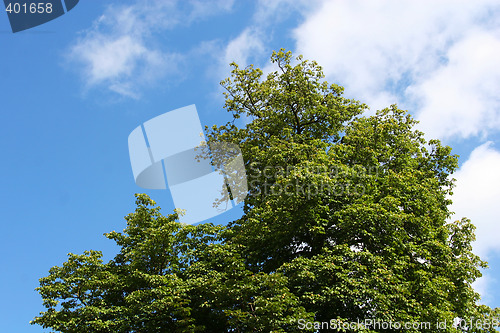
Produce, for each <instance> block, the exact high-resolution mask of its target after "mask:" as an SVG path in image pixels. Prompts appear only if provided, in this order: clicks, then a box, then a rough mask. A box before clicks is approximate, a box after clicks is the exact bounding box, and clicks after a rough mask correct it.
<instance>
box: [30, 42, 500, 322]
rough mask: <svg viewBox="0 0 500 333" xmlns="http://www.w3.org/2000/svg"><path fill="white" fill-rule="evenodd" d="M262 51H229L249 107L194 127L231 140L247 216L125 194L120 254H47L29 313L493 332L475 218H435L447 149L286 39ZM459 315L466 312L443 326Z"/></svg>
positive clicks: (241, 104) (445, 178)
mask: <svg viewBox="0 0 500 333" xmlns="http://www.w3.org/2000/svg"><path fill="white" fill-rule="evenodd" d="M271 61H272V62H273V63H274V64H276V65H277V68H278V70H277V71H275V72H272V73H270V74H269V75H268V76H267V78H265V79H264V78H262V75H263V74H262V71H261V70H260V69H257V68H254V67H253V66H249V67H247V68H244V69H241V68H239V67H238V65H236V64H234V63H233V64H232V66H233V70H232V75H231V77H230V78H228V79H226V80H224V81H223V82H222V83H221V84H222V85H223V87H224V88H225V89H226V93H225V95H226V104H225V108H226V110H227V111H229V112H231V113H232V115H233V117H234V119H238V118H240V117H246V118H248V119H249V121H248V122H247V124H246V125H245V126H242V127H238V126H236V125H235V124H234V122H232V123H228V124H226V125H224V126H213V127H212V128H210V129H207V130H208V138H209V143H212V145H209V146H210V147H216V143H217V142H228V143H232V144H236V145H238V146H239V147H240V148H241V150H242V152H243V156H244V163H245V167H246V174H247V179H248V188H247V187H244V190H239V189H238V184H239V183H240V180H239V179H237V177H233V178H230V179H231V181H233V182H234V183H233V184H231V185H232V186H231V189H232V192H231V195H232V196H233V197H236V198H239V199H242V198H243V197H245V196H246V197H245V198H244V215H243V216H242V217H241V218H240V219H238V220H236V221H233V222H230V223H229V224H228V225H227V226H225V227H222V226H214V225H212V224H210V223H207V224H200V225H197V226H192V225H182V224H180V223H178V222H176V220H177V213H176V212H174V214H172V215H168V216H166V217H164V216H162V215H161V214H160V212H159V208H158V207H156V206H155V204H154V202H153V201H152V200H151V199H149V198H148V197H147V196H145V195H137V209H136V211H135V212H134V213H132V214H130V215H129V216H127V218H126V220H127V228H126V229H125V230H124V232H123V233H117V232H111V233H109V234H106V237H108V238H110V239H113V240H114V241H116V243H117V244H118V245H119V246H120V247H121V250H120V253H119V254H118V255H117V256H116V257H115V258H114V260H111V261H110V262H108V263H103V261H102V259H101V253H100V252H96V251H90V252H86V253H85V254H83V255H74V254H70V255H69V259H68V261H67V262H66V263H64V264H63V266H62V267H54V268H52V269H51V270H50V272H49V273H50V274H49V276H48V277H45V278H42V279H41V280H40V283H41V286H40V287H39V288H38V291H39V292H40V294H41V295H42V298H43V300H44V305H45V306H46V308H47V310H46V311H45V312H42V313H41V314H40V316H38V317H36V318H35V319H34V321H33V323H35V324H39V325H42V326H43V327H48V328H52V329H54V330H57V331H60V332H196V331H200V332H294V331H304V330H305V331H322V330H325V329H326V327H325V326H321V325H320V324H319V323H321V322H328V323H331V321H332V320H335V323H337V324H338V325H340V324H342V323H350V322H365V320H373V321H378V322H379V323H380V322H386V323H387V322H392V323H430V324H431V327H430V328H427V327H419V328H417V327H415V328H409V329H405V331H408V332H436V331H442V332H457V331H464V332H465V331H467V332H496V331H495V329H494V328H493V327H492V325H491V324H492V323H494V322H495V321H497V320H498V317H499V310H498V309H494V310H493V309H490V308H489V307H487V306H484V305H478V301H479V295H478V294H477V293H476V292H475V291H474V290H473V288H472V287H471V284H472V283H473V282H474V281H475V280H476V279H477V278H478V277H480V276H481V273H480V270H479V269H480V268H485V267H486V262H484V261H482V260H480V258H479V257H477V256H476V255H474V254H473V253H472V248H471V242H472V241H473V240H474V226H473V225H472V223H471V222H470V221H469V220H468V219H465V218H464V219H462V220H460V221H455V222H453V223H449V222H447V221H448V220H449V218H450V215H451V212H450V211H449V208H448V207H449V205H450V203H451V201H450V200H449V199H448V196H449V195H450V194H452V188H453V182H454V180H453V178H451V174H452V173H453V172H454V171H455V170H456V168H457V165H458V164H457V158H458V157H457V156H456V155H452V154H451V148H449V147H447V146H442V145H441V143H440V142H439V141H438V140H431V141H429V142H427V141H426V140H425V139H424V135H423V133H421V132H419V131H417V130H415V128H414V127H415V124H416V121H415V120H414V119H413V118H412V117H411V116H410V115H409V114H408V113H407V112H406V111H403V110H400V109H398V108H397V107H396V106H395V105H393V106H391V107H389V108H387V109H384V110H380V111H377V112H376V113H375V115H371V116H363V112H365V111H366V109H367V107H366V105H364V104H361V103H359V102H357V101H355V100H350V99H347V98H345V97H343V88H342V87H340V86H338V85H335V84H333V85H329V84H328V83H327V82H325V81H324V80H323V73H322V70H321V67H320V66H319V65H318V64H317V63H315V62H314V61H312V62H310V61H305V60H303V59H302V57H298V58H296V62H295V63H294V60H293V59H292V55H291V53H290V52H284V51H283V50H281V51H279V52H274V53H273V55H272V56H271ZM218 153H220V152H218V151H217V149H216V148H214V149H211V150H210V151H209V152H208V154H209V155H210V156H211V157H214V156H215V155H217V154H218ZM215 160H220V159H218V158H216V159H215ZM240 176H241V175H240ZM457 319H462V320H464V323H468V324H469V323H471V322H472V323H473V325H472V327H469V328H465V324H463V325H461V326H460V327H459V328H454V327H453V326H452V323H453V321H454V320H457ZM314 322H317V323H316V326H315V325H314ZM438 322H440V323H444V322H446V324H447V325H446V327H445V328H440V327H436V323H438ZM305 323H307V324H308V325H305ZM477 323H480V324H483V325H478V324H477ZM488 324H489V325H488ZM469 326H470V325H469ZM345 331H346V332H358V331H359V332H393V331H400V329H399V330H398V329H395V328H393V327H390V328H384V327H381V326H378V327H377V326H367V327H353V326H352V325H350V327H349V328H347V329H346V330H345Z"/></svg>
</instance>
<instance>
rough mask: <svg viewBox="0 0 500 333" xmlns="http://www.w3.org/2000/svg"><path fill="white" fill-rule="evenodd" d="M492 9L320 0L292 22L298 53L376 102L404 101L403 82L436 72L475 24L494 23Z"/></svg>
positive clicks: (492, 5) (390, 0)
mask: <svg viewBox="0 0 500 333" xmlns="http://www.w3.org/2000/svg"><path fill="white" fill-rule="evenodd" d="M495 11H498V2H496V1H491V0H483V1H474V2H472V1H452V0H443V1H439V2H435V1H418V2H417V1H400V0H378V1H368V2H367V1H361V0H358V1H323V5H322V6H321V7H320V8H319V9H318V10H316V11H314V12H313V13H311V14H310V15H308V16H307V18H306V20H305V21H304V22H303V23H302V24H301V25H299V26H298V27H297V28H296V29H295V32H294V35H295V38H296V41H297V50H296V52H298V53H301V54H304V55H305V57H306V58H308V59H314V60H317V61H318V63H319V64H321V65H322V66H323V67H324V69H325V74H326V75H327V78H328V80H329V81H334V82H337V83H340V84H342V85H344V86H345V87H346V93H347V94H348V95H349V96H352V97H355V98H359V99H361V100H362V101H363V102H366V103H368V104H369V105H370V106H371V107H372V108H373V109H378V108H382V107H386V106H388V105H389V104H392V103H394V102H398V103H400V104H402V103H403V104H404V102H405V99H406V97H407V96H406V95H405V88H406V87H408V86H410V85H411V84H413V83H414V82H419V83H420V82H422V83H423V82H425V80H426V78H429V77H432V75H433V74H435V71H436V70H439V69H440V68H441V65H442V63H443V62H446V61H447V59H446V58H447V56H448V52H449V51H450V49H451V48H452V47H453V46H454V45H455V44H456V43H457V42H459V41H461V40H462V39H463V38H464V36H465V35H466V34H467V33H468V32H469V31H470V30H471V29H475V28H477V27H488V29H489V28H490V26H491V25H495V24H497V22H495V21H494V17H495V16H494V13H495ZM492 13H493V14H492ZM450 56H453V55H450ZM488 65H491V63H489V64H488ZM485 67H486V65H485ZM497 67H498V66H497ZM432 112H433V113H434V114H435V117H440V116H441V114H443V116H446V115H447V114H448V111H447V110H446V111H443V110H439V109H433V110H432ZM439 134H441V133H439Z"/></svg>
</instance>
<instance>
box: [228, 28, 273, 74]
mask: <svg viewBox="0 0 500 333" xmlns="http://www.w3.org/2000/svg"><path fill="white" fill-rule="evenodd" d="M262 38H263V37H262V35H261V32H260V31H259V30H255V29H250V28H249V29H245V30H244V31H243V32H242V33H241V34H240V35H239V36H238V37H236V38H235V39H233V40H231V41H230V42H229V43H228V44H227V46H226V49H225V51H224V57H223V60H222V61H223V64H224V66H225V67H227V65H228V64H229V63H231V62H233V61H234V62H236V63H237V64H238V65H240V66H242V67H244V66H247V65H249V63H248V59H249V58H251V57H252V56H255V55H259V54H261V53H262V52H263V51H264V42H263V40H262Z"/></svg>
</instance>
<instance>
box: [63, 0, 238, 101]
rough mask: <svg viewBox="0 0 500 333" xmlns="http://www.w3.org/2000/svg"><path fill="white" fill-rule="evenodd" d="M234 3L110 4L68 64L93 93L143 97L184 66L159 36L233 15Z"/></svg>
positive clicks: (222, 0)
mask: <svg viewBox="0 0 500 333" xmlns="http://www.w3.org/2000/svg"><path fill="white" fill-rule="evenodd" d="M232 4H233V0H219V1H216V2H213V3H211V6H210V7H207V5H206V4H205V3H204V2H202V1H199V0H193V1H188V2H180V1H177V0H165V1H160V0H156V1H138V2H136V3H135V4H132V5H128V6H124V5H111V6H109V7H108V8H107V9H106V11H105V13H104V14H103V15H102V16H101V17H99V18H98V19H97V20H96V21H95V22H94V23H93V25H92V27H91V28H89V29H88V30H87V31H84V32H83V33H82V36H81V37H80V38H79V39H78V40H77V41H76V42H75V43H74V44H73V45H72V46H71V52H70V53H69V61H70V62H72V63H76V64H77V69H78V70H79V72H80V73H81V75H82V77H83V79H84V82H85V85H86V87H87V88H88V89H90V88H94V87H106V88H107V89H109V90H110V91H113V92H115V93H118V94H120V95H122V96H127V97H132V98H139V96H140V93H141V90H142V88H144V87H145V86H150V85H151V84H153V83H155V82H157V81H158V80H159V79H162V78H165V77H166V76H168V75H172V74H179V72H180V70H179V67H180V65H181V64H182V63H183V56H182V55H181V54H179V53H178V52H176V51H174V50H173V48H170V49H169V47H168V45H167V46H165V45H162V46H160V45H159V44H160V43H157V41H156V37H157V35H158V33H160V32H163V31H166V30H168V29H172V28H174V27H176V26H179V25H189V24H191V23H192V22H194V21H195V20H199V19H203V18H205V17H208V16H210V15H213V14H216V13H218V12H220V11H228V10H230V9H231V7H232Z"/></svg>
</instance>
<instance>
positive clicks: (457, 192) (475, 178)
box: [451, 142, 500, 258]
mask: <svg viewBox="0 0 500 333" xmlns="http://www.w3.org/2000/svg"><path fill="white" fill-rule="evenodd" d="M499 170H500V152H499V151H497V150H495V149H494V148H493V147H492V142H487V143H485V144H482V145H481V146H479V147H477V148H476V149H474V150H473V152H472V153H471V155H470V157H469V159H468V160H467V161H466V162H465V163H464V164H463V165H462V167H461V168H460V169H459V170H458V171H457V172H456V173H455V174H454V178H456V180H457V181H456V188H455V189H454V191H453V196H452V200H453V205H452V206H451V210H452V211H454V212H455V215H454V216H453V218H454V219H461V218H462V217H468V218H470V219H471V221H472V223H474V225H476V227H477V229H476V237H477V239H476V242H474V244H473V249H474V252H475V253H476V254H478V255H479V256H481V257H482V258H487V257H488V256H489V255H491V254H492V253H494V252H495V251H499V250H500V242H498V235H500V219H499V216H500V206H498V203H499V202H500V172H499Z"/></svg>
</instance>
